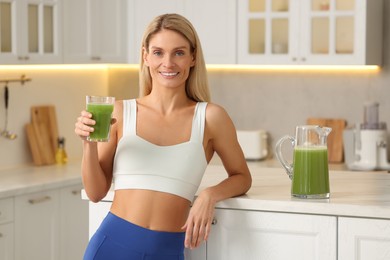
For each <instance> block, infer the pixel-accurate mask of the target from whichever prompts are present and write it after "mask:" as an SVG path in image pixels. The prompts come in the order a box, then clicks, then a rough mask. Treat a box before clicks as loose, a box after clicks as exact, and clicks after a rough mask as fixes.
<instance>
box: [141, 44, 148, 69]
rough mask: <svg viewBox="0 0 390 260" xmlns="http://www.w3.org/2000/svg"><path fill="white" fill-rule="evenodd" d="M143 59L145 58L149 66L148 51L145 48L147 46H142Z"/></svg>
mask: <svg viewBox="0 0 390 260" xmlns="http://www.w3.org/2000/svg"><path fill="white" fill-rule="evenodd" d="M142 59H143V60H144V64H145V65H146V66H147V67H149V62H148V51H147V50H146V49H145V47H142Z"/></svg>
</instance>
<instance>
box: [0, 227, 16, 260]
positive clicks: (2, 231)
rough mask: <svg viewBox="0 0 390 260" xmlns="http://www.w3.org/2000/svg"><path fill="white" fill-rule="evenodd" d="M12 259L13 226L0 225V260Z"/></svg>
mask: <svg viewBox="0 0 390 260" xmlns="http://www.w3.org/2000/svg"><path fill="white" fill-rule="evenodd" d="M13 259H14V224H13V223H8V224H0V260H13Z"/></svg>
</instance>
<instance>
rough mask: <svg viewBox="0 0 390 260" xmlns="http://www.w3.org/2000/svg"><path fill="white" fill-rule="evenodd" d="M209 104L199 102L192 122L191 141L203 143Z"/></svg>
mask: <svg viewBox="0 0 390 260" xmlns="http://www.w3.org/2000/svg"><path fill="white" fill-rule="evenodd" d="M206 106H207V102H198V103H197V104H196V108H195V114H194V119H193V121H192V130H191V141H196V142H200V143H203V135H204V126H205V121H206V120H205V119H206Z"/></svg>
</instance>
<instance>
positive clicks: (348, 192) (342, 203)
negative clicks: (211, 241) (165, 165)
mask: <svg viewBox="0 0 390 260" xmlns="http://www.w3.org/2000/svg"><path fill="white" fill-rule="evenodd" d="M248 165H249V168H250V170H251V173H252V178H253V184H252V187H251V189H250V190H249V192H248V193H247V194H246V195H243V196H240V197H236V198H230V199H227V200H224V201H222V202H219V203H218V204H217V205H216V206H217V207H218V208H229V209H243V210H262V211H274V212H295V213H305V214H319V215H335V216H351V217H367V218H383V219H390V174H389V173H387V172H384V171H381V172H379V171H376V172H352V171H345V170H343V169H344V168H343V166H342V165H339V166H338V167H330V168H331V169H333V170H331V171H330V188H331V198H330V199H328V200H327V199H319V200H305V199H296V198H292V197H291V196H290V187H291V181H290V180H289V178H288V177H287V175H286V173H285V171H284V169H282V168H281V167H280V166H278V164H277V162H275V161H272V160H269V161H259V162H248ZM339 169H341V170H339ZM224 178H226V172H225V169H224V168H223V166H222V165H221V164H220V163H218V162H215V161H214V162H213V163H212V164H210V165H209V166H208V167H207V169H206V173H205V176H204V178H203V180H202V183H201V186H200V188H199V190H202V189H203V188H205V187H208V186H210V185H214V184H216V183H218V182H220V181H221V180H223V179H224ZM76 184H81V174H80V161H74V162H69V163H68V164H66V165H52V166H41V167H34V166H20V167H15V168H12V169H2V170H0V199H1V198H6V197H11V196H17V195H22V194H27V193H31V192H37V191H42V190H46V189H55V188H61V187H65V186H70V185H76ZM83 197H84V198H86V196H85V193H83ZM112 198H113V191H110V192H109V193H108V194H107V196H106V198H105V199H104V200H106V201H111V200H112Z"/></svg>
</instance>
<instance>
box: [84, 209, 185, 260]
mask: <svg viewBox="0 0 390 260" xmlns="http://www.w3.org/2000/svg"><path fill="white" fill-rule="evenodd" d="M184 237H185V233H184V232H163V231H153V230H150V229H147V228H143V227H140V226H137V225H134V224H132V223H130V222H128V221H126V220H124V219H122V218H120V217H118V216H115V215H114V214H112V213H111V212H109V213H108V214H107V216H106V217H105V218H104V220H103V222H102V224H101V225H100V227H99V228H98V230H97V231H96V233H95V234H94V235H93V236H92V238H91V240H90V241H89V244H88V246H87V249H86V251H85V254H84V260H119V259H126V260H184Z"/></svg>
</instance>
